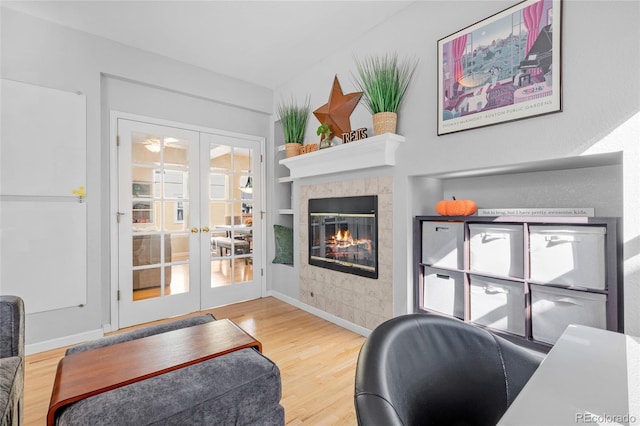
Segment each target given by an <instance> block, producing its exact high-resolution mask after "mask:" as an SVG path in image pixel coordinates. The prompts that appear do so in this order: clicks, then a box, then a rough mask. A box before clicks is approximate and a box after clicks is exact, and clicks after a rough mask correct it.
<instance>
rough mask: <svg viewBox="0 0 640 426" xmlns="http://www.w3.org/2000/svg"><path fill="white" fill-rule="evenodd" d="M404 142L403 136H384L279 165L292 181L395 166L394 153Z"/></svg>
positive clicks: (321, 151) (301, 157)
mask: <svg viewBox="0 0 640 426" xmlns="http://www.w3.org/2000/svg"><path fill="white" fill-rule="evenodd" d="M403 142H404V136H400V135H396V134H394V133H385V134H383V135H378V136H372V137H370V138H366V139H360V140H358V141H354V142H349V143H345V144H341V145H336V146H333V147H331V148H325V149H321V150H318V151H314V152H310V153H307V154H302V155H297V156H295V157H290V158H285V159H282V160H280V164H282V165H283V166H286V167H287V168H289V176H290V177H291V179H300V178H305V177H311V176H320V175H327V174H331V173H341V172H349V171H355V170H361V169H368V168H371V167H381V166H394V165H395V164H396V150H397V149H398V146H400V144H401V143H403Z"/></svg>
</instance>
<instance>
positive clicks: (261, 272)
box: [260, 268, 264, 277]
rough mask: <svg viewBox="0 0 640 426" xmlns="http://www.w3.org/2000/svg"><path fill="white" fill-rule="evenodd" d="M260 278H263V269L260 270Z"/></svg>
mask: <svg viewBox="0 0 640 426" xmlns="http://www.w3.org/2000/svg"><path fill="white" fill-rule="evenodd" d="M260 276H261V277H264V268H260Z"/></svg>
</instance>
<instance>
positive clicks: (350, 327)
mask: <svg viewBox="0 0 640 426" xmlns="http://www.w3.org/2000/svg"><path fill="white" fill-rule="evenodd" d="M267 294H268V295H269V296H273V297H275V298H276V299H279V300H282V301H283V302H286V303H288V304H290V305H293V306H295V307H296V308H300V309H302V310H303V311H307V312H309V313H310V314H313V315H315V316H317V317H320V318H322V319H326V320H327V321H330V322H332V323H334V324H336V325H339V326H340V327H342V328H346V329H347V330H349V331H353V332H354V333H358V334H360V335H361V336H365V337H367V336H368V335H369V334H371V330H369V329H368V328H365V327H362V326H360V325H358V324H354V323H352V322H350V321H347V320H345V319H343V318H340V317H337V316H335V315H333V314H330V313H328V312H325V311H323V310H321V309H318V308H315V307H313V306H310V305H307V304H306V303H302V302H301V301H299V300H297V299H294V298H293V297H290V296H287V295H284V294H282V293H279V292H277V291H273V290H269V291H268V292H267Z"/></svg>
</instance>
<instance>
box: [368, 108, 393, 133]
mask: <svg viewBox="0 0 640 426" xmlns="http://www.w3.org/2000/svg"><path fill="white" fill-rule="evenodd" d="M397 123H398V114H396V113H395V112H379V113H377V114H373V133H374V134H375V135H382V134H384V133H395V132H396V125H397Z"/></svg>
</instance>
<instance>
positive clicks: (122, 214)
mask: <svg viewBox="0 0 640 426" xmlns="http://www.w3.org/2000/svg"><path fill="white" fill-rule="evenodd" d="M122 216H124V213H121V212H116V221H117V222H118V223H120V218H121V217H122Z"/></svg>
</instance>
